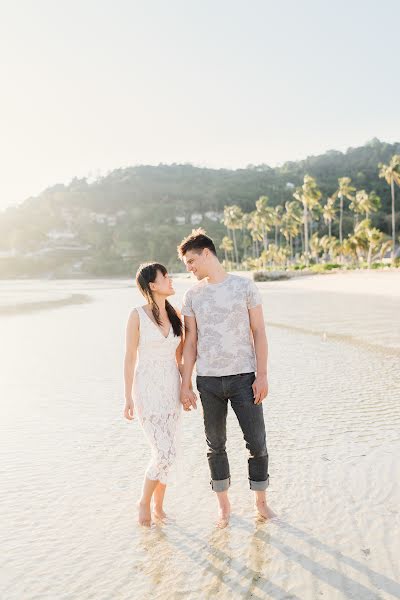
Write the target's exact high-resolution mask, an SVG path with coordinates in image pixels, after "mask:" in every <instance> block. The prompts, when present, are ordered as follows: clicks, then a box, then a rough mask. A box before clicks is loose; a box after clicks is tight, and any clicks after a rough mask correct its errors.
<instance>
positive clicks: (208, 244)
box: [178, 228, 217, 260]
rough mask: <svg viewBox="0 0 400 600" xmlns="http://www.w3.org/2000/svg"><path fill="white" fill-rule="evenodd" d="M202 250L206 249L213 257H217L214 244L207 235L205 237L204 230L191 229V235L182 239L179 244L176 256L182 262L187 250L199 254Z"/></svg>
mask: <svg viewBox="0 0 400 600" xmlns="http://www.w3.org/2000/svg"><path fill="white" fill-rule="evenodd" d="M204 248H208V249H209V250H210V251H211V252H212V253H213V254H214V255H215V256H217V251H216V249H215V246H214V242H213V241H212V239H211V238H209V237H208V235H206V232H205V231H204V229H201V228H199V229H193V231H192V233H191V234H190V235H188V236H187V237H185V239H183V240H182V241H181V243H180V244H179V246H178V256H179V258H180V259H181V260H182V258H183V257H184V256H185V254H186V252H189V250H192V251H193V252H196V253H197V254H200V252H201V251H202V250H204Z"/></svg>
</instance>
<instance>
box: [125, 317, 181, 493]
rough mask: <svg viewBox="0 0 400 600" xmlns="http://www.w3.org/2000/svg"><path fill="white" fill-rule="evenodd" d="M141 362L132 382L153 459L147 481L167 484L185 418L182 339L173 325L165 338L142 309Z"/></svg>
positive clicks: (139, 360)
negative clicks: (179, 362)
mask: <svg viewBox="0 0 400 600" xmlns="http://www.w3.org/2000/svg"><path fill="white" fill-rule="evenodd" d="M136 310H137V312H138V314H139V320H140V326H139V329H140V335H139V344H138V358H137V362H136V366H135V374H134V380H133V400H134V405H135V411H136V414H137V417H138V419H139V422H140V424H141V426H142V428H143V431H144V433H145V435H146V437H147V439H148V441H149V442H150V446H151V451H152V456H151V460H150V463H149V465H148V467H147V469H146V477H147V478H148V479H152V480H158V481H160V482H161V483H164V484H166V483H167V477H168V473H169V471H170V469H171V467H172V465H173V463H174V461H175V459H176V455H177V436H178V429H179V424H180V420H181V415H182V405H181V403H180V400H179V394H180V381H181V380H180V374H179V370H178V366H177V364H176V358H175V353H176V349H177V347H178V346H179V343H180V341H181V338H180V337H178V336H175V335H174V332H173V330H172V325H170V328H169V332H168V335H167V336H166V337H165V336H164V334H163V333H162V331H161V329H160V328H159V327H158V326H157V325H156V324H155V323H154V322H153V321H152V320H151V319H150V317H149V316H148V314H147V313H146V312H145V310H144V308H143V307H142V306H139V307H137V308H136Z"/></svg>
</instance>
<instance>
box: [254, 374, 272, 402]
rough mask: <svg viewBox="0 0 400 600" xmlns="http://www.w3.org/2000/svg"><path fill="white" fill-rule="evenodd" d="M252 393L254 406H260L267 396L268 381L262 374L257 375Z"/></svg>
mask: <svg viewBox="0 0 400 600" xmlns="http://www.w3.org/2000/svg"><path fill="white" fill-rule="evenodd" d="M251 387H252V388H253V393H254V404H261V402H262V401H263V400H264V399H265V398H266V397H267V396H268V379H267V376H266V375H264V374H261V373H260V375H257V376H256V378H255V381H254V383H253V385H252V386H251Z"/></svg>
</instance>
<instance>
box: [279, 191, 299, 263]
mask: <svg viewBox="0 0 400 600" xmlns="http://www.w3.org/2000/svg"><path fill="white" fill-rule="evenodd" d="M300 223H301V212H300V205H299V203H298V202H296V201H295V200H288V201H287V202H285V213H284V215H283V216H282V219H281V232H282V233H283V235H284V238H285V240H286V242H287V243H288V244H289V246H290V258H291V259H292V260H293V238H295V237H296V236H297V235H298V233H299V227H300Z"/></svg>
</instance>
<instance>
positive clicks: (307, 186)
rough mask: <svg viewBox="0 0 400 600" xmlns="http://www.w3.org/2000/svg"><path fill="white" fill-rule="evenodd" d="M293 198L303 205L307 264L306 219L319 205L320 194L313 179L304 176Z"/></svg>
mask: <svg viewBox="0 0 400 600" xmlns="http://www.w3.org/2000/svg"><path fill="white" fill-rule="evenodd" d="M293 197H294V198H295V199H296V200H298V201H299V202H301V204H302V205H303V224H304V256H305V259H306V264H307V265H308V264H309V252H308V219H309V213H310V211H311V210H312V209H313V208H314V207H315V206H316V205H317V204H318V203H319V199H320V198H321V192H320V190H319V189H318V187H317V183H316V181H315V179H314V177H311V176H310V175H304V183H303V185H302V186H301V188H297V190H296V191H295V192H294V194H293Z"/></svg>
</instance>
